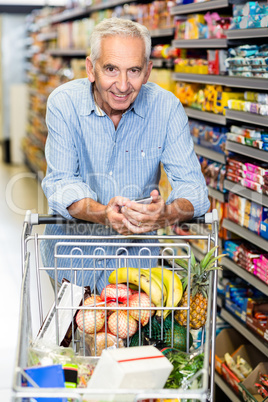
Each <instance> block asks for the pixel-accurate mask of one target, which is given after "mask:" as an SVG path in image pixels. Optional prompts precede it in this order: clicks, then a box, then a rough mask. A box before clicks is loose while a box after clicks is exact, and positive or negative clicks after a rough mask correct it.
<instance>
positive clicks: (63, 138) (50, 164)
mask: <svg viewBox="0 0 268 402" xmlns="http://www.w3.org/2000/svg"><path fill="white" fill-rule="evenodd" d="M59 105H60V106H59ZM72 109H73V106H72V104H71V101H70V100H69V98H68V97H67V95H66V97H64V96H62V95H61V94H57V95H54V96H53V97H51V96H50V97H49V98H48V103H47V114H46V123H47V127H48V137H47V141H46V146H45V155H46V161H47V173H46V177H45V178H44V180H43V181H42V188H43V191H44V193H45V195H46V197H47V200H48V205H49V207H50V208H51V209H52V210H53V211H54V212H56V213H58V214H60V215H62V216H63V217H64V218H66V219H72V218H73V217H72V216H71V215H70V214H69V212H68V210H67V208H68V207H69V206H70V205H71V204H73V203H74V202H76V201H79V200H81V199H83V198H92V199H94V200H95V201H96V200H97V195H96V193H95V192H94V191H92V189H91V188H90V187H89V186H88V185H87V184H86V183H85V182H83V180H82V178H81V176H80V175H79V163H78V153H77V149H76V146H75V142H74V140H73V135H72V133H71V131H70V130H75V125H74V124H73V122H71V121H69V117H68V116H69V115H70V113H73V115H76V114H75V113H74V111H73V110H72ZM67 111H68V112H67Z"/></svg>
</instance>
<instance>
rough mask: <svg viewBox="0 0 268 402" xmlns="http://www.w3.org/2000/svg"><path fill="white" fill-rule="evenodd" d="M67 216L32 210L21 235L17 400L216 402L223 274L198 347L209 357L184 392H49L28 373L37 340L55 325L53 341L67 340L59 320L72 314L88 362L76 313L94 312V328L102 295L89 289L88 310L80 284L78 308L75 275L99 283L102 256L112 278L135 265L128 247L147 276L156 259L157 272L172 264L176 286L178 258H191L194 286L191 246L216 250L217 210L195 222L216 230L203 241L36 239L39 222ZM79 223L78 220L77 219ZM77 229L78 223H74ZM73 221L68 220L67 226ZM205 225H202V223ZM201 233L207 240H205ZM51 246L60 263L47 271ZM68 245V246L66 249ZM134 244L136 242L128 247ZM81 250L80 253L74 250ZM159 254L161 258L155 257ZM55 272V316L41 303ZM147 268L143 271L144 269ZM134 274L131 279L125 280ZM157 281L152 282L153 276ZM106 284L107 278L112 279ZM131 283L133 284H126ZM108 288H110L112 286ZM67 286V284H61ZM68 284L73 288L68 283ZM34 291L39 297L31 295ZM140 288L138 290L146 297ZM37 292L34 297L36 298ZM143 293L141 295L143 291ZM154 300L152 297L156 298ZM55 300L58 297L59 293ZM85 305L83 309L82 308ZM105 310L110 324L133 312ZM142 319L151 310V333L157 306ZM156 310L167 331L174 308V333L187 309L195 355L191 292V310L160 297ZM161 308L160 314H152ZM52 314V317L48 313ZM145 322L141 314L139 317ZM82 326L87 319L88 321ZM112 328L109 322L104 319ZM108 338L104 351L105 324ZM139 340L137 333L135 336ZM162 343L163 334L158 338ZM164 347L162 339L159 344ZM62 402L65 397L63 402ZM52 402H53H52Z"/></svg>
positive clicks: (213, 279) (73, 337) (77, 348)
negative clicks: (46, 276) (44, 260)
mask: <svg viewBox="0 0 268 402" xmlns="http://www.w3.org/2000/svg"><path fill="white" fill-rule="evenodd" d="M63 221H64V220H63V218H61V217H59V216H49V215H38V214H32V213H31V212H30V211H28V212H27V214H26V217H25V221H24V225H23V233H22V271H23V280H22V287H21V305H20V323H19V336H18V346H17V355H16V362H15V371H14V380H13V395H14V401H35V400H37V401H46V399H43V398H58V399H52V400H57V401H66V402H67V400H68V401H89V400H90V401H108V400H114V401H123V402H126V401H129V400H132V401H164V400H169V401H177V400H179V401H188V400H193V401H195V400H198V401H207V400H209V401H213V394H214V368H215V364H214V355H215V353H214V352H215V332H216V311H217V270H215V271H212V272H211V273H210V274H209V293H208V305H207V306H208V307H207V310H208V311H207V320H206V325H205V327H204V328H203V330H202V337H201V341H200V346H199V350H201V351H202V353H203V355H204V363H203V368H202V369H201V370H200V371H199V372H198V373H196V374H195V375H194V377H193V378H191V379H190V381H189V383H186V384H185V386H184V387H181V388H180V389H131V388H129V389H116V390H115V389H104V388H103V389H90V388H73V389H71V388H44V387H39V386H38V385H37V384H36V383H35V382H34V381H33V380H32V379H31V378H30V377H29V375H28V374H27V370H26V371H25V369H26V368H27V366H28V351H29V348H30V347H31V346H32V345H33V344H34V342H36V340H37V339H42V336H43V334H44V332H45V330H46V329H47V328H48V327H50V329H51V330H52V332H53V334H54V337H55V343H56V344H58V345H60V344H61V341H62V334H61V332H62V331H61V323H62V320H61V315H62V314H69V316H71V319H70V324H71V325H70V327H69V328H68V331H69V336H70V345H69V347H71V348H72V349H73V350H74V353H75V354H76V355H79V356H83V355H85V354H87V353H86V350H87V348H86V339H85V338H86V334H85V332H84V330H82V331H78V329H77V330H76V331H75V329H76V328H75V325H74V324H75V318H74V317H75V313H77V310H78V309H80V310H81V311H82V312H83V314H84V312H85V311H86V309H87V310H88V309H91V310H92V311H93V312H94V313H95V323H96V312H97V310H98V309H100V306H99V304H98V303H97V301H96V300H97V299H96V293H97V290H96V288H95V286H91V293H92V295H93V296H94V297H95V302H93V304H90V305H87V306H84V301H85V299H86V296H85V289H86V288H85V287H84V286H83V285H87V283H82V285H81V287H79V289H80V288H81V295H80V305H79V303H78V304H77V303H76V302H74V300H75V294H76V280H77V273H78V272H80V273H81V272H82V278H83V273H84V272H86V271H90V272H91V273H92V274H93V278H95V275H97V273H98V270H100V269H102V270H103V267H102V268H99V267H98V264H97V261H98V259H99V257H100V254H101V255H102V259H103V260H104V261H106V260H107V261H113V266H112V268H109V266H107V267H105V271H106V273H107V277H106V279H108V276H109V275H110V274H111V272H112V271H115V270H116V271H117V269H118V268H121V267H126V269H127V270H129V269H130V265H129V261H130V260H131V258H133V253H132V255H131V256H130V255H129V254H128V247H129V245H130V244H131V246H133V248H134V250H137V251H136V255H134V257H135V258H136V261H137V264H136V267H137V268H138V270H140V269H143V268H144V264H145V261H146V264H147V265H146V267H147V268H146V270H147V271H148V273H149V276H150V275H151V268H152V267H154V265H153V264H155V258H157V264H158V267H162V269H163V267H164V266H165V267H167V263H168V264H169V270H170V271H171V272H172V275H173V280H172V286H174V274H175V273H177V274H178V275H180V271H181V270H182V268H181V267H180V266H179V265H178V264H176V262H175V260H177V259H185V260H188V279H189V281H190V276H191V264H190V263H191V261H190V260H191V241H192V240H196V239H198V240H204V241H205V242H207V250H209V249H211V247H212V246H217V245H218V215H217V210H213V211H212V212H211V213H207V214H206V215H205V216H204V217H201V218H198V219H197V220H195V221H192V222H190V223H195V224H198V226H199V228H202V227H204V225H203V224H209V228H211V230H210V231H209V233H208V232H207V231H206V232H205V234H202V230H201V231H199V234H197V235H187V236H182V235H162V236H159V235H157V236H156V235H155V236H149V235H139V236H137V235H135V236H134V235H132V236H120V235H118V236H105V237H103V236H102V237H100V236H84V235H80V236H77V235H75V236H74V235H68V236H52V235H51V236H48V235H40V234H38V233H33V232H34V230H33V227H35V228H36V227H37V226H36V225H41V224H57V223H59V224H63ZM71 222H72V224H73V221H71ZM76 222H77V223H79V221H76ZM65 223H68V221H65ZM199 224H200V225H199ZM200 233H201V234H200ZM44 240H45V241H53V242H54V243H53V244H55V247H54V261H55V266H54V267H49V268H47V267H46V268H44V267H43V266H42V264H41V262H40V260H41V258H40V242H41V241H44ZM67 241H68V243H66V242H67ZM130 242H131V243H130ZM66 244H67V245H68V249H70V250H71V252H68V255H67V256H66V255H63V253H62V251H61V250H62V248H61V246H64V245H66ZM83 245H85V246H87V245H90V246H94V248H95V250H97V251H98V252H94V253H92V254H90V255H88V254H86V253H85V250H87V249H86V248H83ZM110 246H112V247H113V248H115V249H116V252H115V253H113V254H112V255H109V254H107V250H108V249H109V250H110V248H109V247H110ZM74 250H75V252H73V251H74ZM155 250H158V251H157V254H156V252H155ZM217 254H218V251H217V249H216V250H215V257H216V256H217ZM67 257H68V261H69V265H68V267H67V268H64V269H65V270H69V272H70V273H71V278H72V280H71V283H69V284H68V286H69V287H70V294H69V298H68V299H67V302H66V303H65V304H64V305H62V303H61V300H62V299H61V296H60V291H61V290H62V287H61V288H59V286H60V285H59V284H58V281H57V278H58V274H59V272H60V270H62V269H63V268H61V267H60V266H59V263H58V261H59V259H60V258H67ZM76 259H80V261H81V266H80V267H77V264H76V265H75V268H74V267H73V261H74V260H76ZM88 259H90V261H91V266H90V267H85V266H86V264H85V261H86V260H88ZM216 265H217V261H215V266H216ZM48 269H50V270H51V271H53V272H54V277H55V301H54V305H53V306H52V308H51V310H49V311H48V312H44V306H43V300H44V297H45V295H44V294H43V292H44V291H43V288H42V275H43V273H42V271H45V270H48ZM144 269H145V268H144ZM127 276H128V274H127ZM150 280H151V276H150ZM162 281H163V276H162ZM106 282H107V280H106ZM127 282H128V279H127ZM107 283H108V282H107ZM61 286H62V285H61ZM66 286H67V285H66ZM33 289H34V291H33ZM140 291H141V289H140V288H139V289H138V292H140ZM32 292H34V296H33V295H32ZM139 294H140V293H139ZM151 296H152V295H151V294H150V295H149V297H150V300H151ZM53 298H54V295H53ZM78 306H79V307H78ZM101 309H102V310H103V311H104V313H105V318H107V315H108V314H110V312H111V310H112V311H115V312H116V314H117V316H118V310H119V309H120V310H122V311H126V312H127V316H128V318H129V311H130V309H131V307H130V306H129V304H128V303H127V304H126V305H124V306H123V307H122V306H119V304H118V301H117V302H116V305H115V306H113V307H110V306H109V305H108V304H107V303H106V302H105V303H104V304H102V306H101ZM136 309H137V311H138V314H141V310H143V311H144V310H145V311H147V310H148V311H149V312H150V319H149V323H148V325H149V327H150V323H151V320H152V314H153V313H152V311H151V310H152V307H141V306H138V307H136ZM157 309H158V310H160V311H162V318H161V321H160V323H161V325H162V326H163V313H164V312H165V310H167V309H168V310H171V313H170V314H169V316H170V317H171V328H172V329H173V322H174V314H175V312H176V311H177V310H180V309H181V310H182V309H184V310H186V311H187V328H186V334H187V337H186V338H187V339H186V352H189V350H190V351H191V349H190V341H189V339H190V324H189V322H190V319H189V316H190V297H189V294H188V302H187V306H186V307H181V306H179V307H178V306H175V307H165V306H164V303H163V296H162V305H161V306H160V307H157ZM33 310H35V312H36V313H35V314H36V317H37V319H38V324H37V325H38V328H41V329H40V331H39V333H38V334H34V333H33V326H34V325H33V324H34V323H33ZM154 310H155V308H154ZM45 314H46V317H44V315H45ZM139 317H140V316H139ZM83 320H84V318H83ZM105 322H106V320H105ZM96 332H97V330H96V326H95V330H94V331H93V333H92V334H91V335H92V337H93V338H94V336H96ZM127 332H128V333H127V337H126V339H124V346H125V347H129V346H131V337H130V336H129V328H128V330H127ZM104 333H105V336H106V340H105V347H107V324H105V330H104ZM137 334H138V335H137ZM136 335H137V339H138V345H141V339H142V327H141V323H140V321H138V330H137V333H136ZM160 338H161V336H160ZM159 341H161V339H159ZM119 342H120V339H119V337H118V335H117V346H118V345H119ZM170 346H171V347H172V346H173V335H172V336H171V345H170ZM95 352H96V343H95ZM91 355H93V356H91V357H90V359H92V360H91V361H92V362H95V364H96V363H97V362H98V361H99V357H98V356H94V355H96V353H94V350H93V352H92V350H91ZM197 378H198V379H199V386H198V388H195V387H193V386H192V385H193V382H194V380H196V379H197ZM111 395H112V396H113V399H109V398H111ZM60 398H61V399H60ZM47 400H50V399H47Z"/></svg>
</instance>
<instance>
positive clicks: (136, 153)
mask: <svg viewBox="0 0 268 402" xmlns="http://www.w3.org/2000/svg"><path fill="white" fill-rule="evenodd" d="M161 154H162V147H161V146H159V147H152V148H142V147H141V148H139V149H137V148H136V149H129V150H128V149H127V150H125V152H124V157H125V159H126V160H130V161H133V160H135V161H143V160H144V161H146V160H148V159H160V157H161Z"/></svg>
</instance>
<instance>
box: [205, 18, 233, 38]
mask: <svg viewBox="0 0 268 402" xmlns="http://www.w3.org/2000/svg"><path fill="white" fill-rule="evenodd" d="M204 19H205V21H206V23H207V27H208V38H217V39H221V38H226V33H225V32H226V31H227V30H228V29H229V26H230V22H231V17H220V16H219V14H218V13H217V12H215V11H214V12H212V13H210V12H208V13H206V14H205V16H204Z"/></svg>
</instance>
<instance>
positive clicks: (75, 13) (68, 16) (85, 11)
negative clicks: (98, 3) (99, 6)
mask: <svg viewBox="0 0 268 402" xmlns="http://www.w3.org/2000/svg"><path fill="white" fill-rule="evenodd" d="M91 9H92V7H83V8H80V7H77V8H74V9H72V10H65V11H63V12H62V13H59V14H56V15H53V16H52V17H51V18H49V19H48V21H47V22H48V24H56V23H58V22H63V21H69V20H72V19H75V18H79V17H85V16H87V15H89V13H90V12H91Z"/></svg>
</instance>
